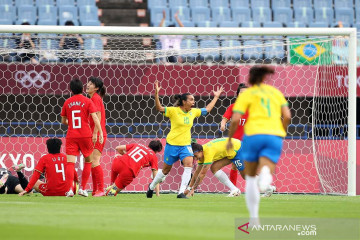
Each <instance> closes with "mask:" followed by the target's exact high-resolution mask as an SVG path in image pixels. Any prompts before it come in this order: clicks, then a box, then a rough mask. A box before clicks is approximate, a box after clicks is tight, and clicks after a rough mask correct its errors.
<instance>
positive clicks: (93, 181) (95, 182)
mask: <svg viewBox="0 0 360 240" xmlns="http://www.w3.org/2000/svg"><path fill="white" fill-rule="evenodd" d="M91 177H92V183H93V190H92V192H93V193H95V192H96V191H97V185H98V184H97V179H96V178H97V176H96V167H94V168H91Z"/></svg>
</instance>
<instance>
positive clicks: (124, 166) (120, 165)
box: [106, 140, 163, 196]
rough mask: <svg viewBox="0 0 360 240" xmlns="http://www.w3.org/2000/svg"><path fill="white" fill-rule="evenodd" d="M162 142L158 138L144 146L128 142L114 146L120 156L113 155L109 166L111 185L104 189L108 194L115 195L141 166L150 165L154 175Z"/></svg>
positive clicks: (131, 179) (157, 189)
mask: <svg viewBox="0 0 360 240" xmlns="http://www.w3.org/2000/svg"><path fill="white" fill-rule="evenodd" d="M162 147H163V146H162V144H161V142H160V141H159V140H156V141H155V140H154V141H151V142H150V143H149V146H148V147H146V146H144V145H142V144H136V143H134V144H128V145H120V146H118V147H116V151H118V152H119V153H120V154H121V156H117V157H115V159H114V160H113V163H112V166H111V183H112V186H111V187H109V188H108V190H107V191H106V195H107V196H109V195H110V193H111V192H115V194H114V195H115V196H116V194H117V193H119V192H120V191H121V190H123V189H124V188H125V187H126V186H127V185H129V184H130V183H131V182H132V181H133V180H134V178H136V176H137V175H138V174H139V172H140V170H141V169H142V168H143V167H151V170H152V175H153V176H156V173H157V170H158V159H157V157H156V153H157V152H161V150H162ZM156 195H159V187H158V186H157V187H156Z"/></svg>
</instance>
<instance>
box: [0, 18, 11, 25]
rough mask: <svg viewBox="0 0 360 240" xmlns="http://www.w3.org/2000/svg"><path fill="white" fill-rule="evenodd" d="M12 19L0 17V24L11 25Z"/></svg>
mask: <svg viewBox="0 0 360 240" xmlns="http://www.w3.org/2000/svg"><path fill="white" fill-rule="evenodd" d="M12 24H13V21H12V20H11V19H0V25H12Z"/></svg>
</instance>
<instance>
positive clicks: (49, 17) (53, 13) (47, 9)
mask: <svg viewBox="0 0 360 240" xmlns="http://www.w3.org/2000/svg"><path fill="white" fill-rule="evenodd" d="M38 9H39V15H38V17H39V21H40V20H44V21H57V7H55V6H54V5H42V6H39V8H38Z"/></svg>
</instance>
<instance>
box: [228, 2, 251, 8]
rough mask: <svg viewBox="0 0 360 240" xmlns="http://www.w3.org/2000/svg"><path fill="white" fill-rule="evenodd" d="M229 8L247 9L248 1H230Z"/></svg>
mask: <svg viewBox="0 0 360 240" xmlns="http://www.w3.org/2000/svg"><path fill="white" fill-rule="evenodd" d="M230 7H231V8H232V9H234V8H249V0H230Z"/></svg>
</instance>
